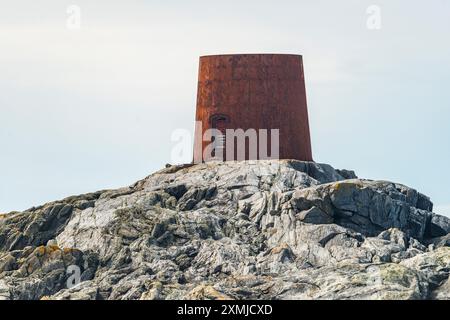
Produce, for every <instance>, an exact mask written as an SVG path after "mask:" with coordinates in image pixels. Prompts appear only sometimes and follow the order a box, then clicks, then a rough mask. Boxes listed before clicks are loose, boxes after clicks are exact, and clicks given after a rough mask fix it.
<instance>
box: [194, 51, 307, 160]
mask: <svg viewBox="0 0 450 320" xmlns="http://www.w3.org/2000/svg"><path fill="white" fill-rule="evenodd" d="M196 121H200V122H201V124H202V129H201V131H202V134H203V133H204V132H205V131H206V130H207V129H209V128H216V129H219V130H221V131H222V132H224V130H225V129H243V130H247V129H250V128H253V129H256V130H258V129H268V130H270V129H279V130H280V131H279V139H280V140H279V157H280V159H296V160H304V161H312V152H311V138H310V132H309V122H308V110H307V104H306V89H305V80H304V74H303V61H302V56H300V55H290V54H236V55H234V54H233V55H212V56H203V57H200V65H199V76H198V93H197V109H196ZM201 137H202V136H201V135H199V134H198V133H197V134H196V138H195V143H194V154H195V153H196V152H197V153H198V152H199V150H202V151H203V150H204V148H205V147H206V146H207V145H208V144H209V143H210V142H208V141H202V139H201ZM200 145H201V147H200V148H199V146H200ZM196 150H197V151H196ZM197 156H198V154H197ZM194 157H195V155H194ZM247 158H248V156H247ZM197 159H198V158H197ZM247 160H253V159H251V158H249V159H247Z"/></svg>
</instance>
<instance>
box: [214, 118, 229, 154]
mask: <svg viewBox="0 0 450 320" xmlns="http://www.w3.org/2000/svg"><path fill="white" fill-rule="evenodd" d="M210 121H211V128H213V129H217V130H219V131H220V133H221V134H220V135H219V136H216V137H215V138H214V151H213V154H212V156H213V157H214V158H215V157H219V159H217V160H223V161H224V160H225V159H226V152H225V149H226V148H225V146H226V140H225V134H226V129H227V127H228V123H229V122H230V118H229V117H228V116H227V115H224V114H214V115H212V116H211V118H210Z"/></svg>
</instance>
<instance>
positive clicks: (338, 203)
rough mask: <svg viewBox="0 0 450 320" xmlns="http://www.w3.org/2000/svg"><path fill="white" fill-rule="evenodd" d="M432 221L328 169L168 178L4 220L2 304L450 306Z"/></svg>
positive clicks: (204, 170)
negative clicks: (410, 302)
mask: <svg viewBox="0 0 450 320" xmlns="http://www.w3.org/2000/svg"><path fill="white" fill-rule="evenodd" d="M432 208H433V205H432V203H431V201H430V199H429V198H428V197H426V196H424V195H422V194H421V193H419V192H417V191H416V190H414V189H411V188H408V187H406V186H404V185H401V184H396V183H392V182H387V181H370V180H364V179H358V178H357V177H356V175H355V173H354V172H352V171H348V170H335V169H333V168H332V167H331V166H329V165H326V164H317V163H313V162H301V161H287V160H285V161H249V162H226V163H207V164H200V165H184V166H168V167H167V168H165V169H163V170H161V171H159V172H156V173H155V174H152V175H150V176H149V177H147V178H146V179H144V180H141V181H139V182H137V183H135V184H134V185H132V186H130V187H127V188H122V189H118V190H105V191H100V192H96V193H91V194H86V195H81V196H75V197H70V198H67V199H64V200H61V201H56V202H53V203H49V204H46V205H44V206H41V207H36V208H31V209H29V210H27V211H25V212H13V213H9V214H7V215H4V216H0V298H2V299H448V298H449V295H448V287H449V280H448V278H449V270H450V248H449V243H450V240H449V239H450V236H449V231H450V220H449V219H448V218H446V217H443V216H439V215H435V214H434V213H432Z"/></svg>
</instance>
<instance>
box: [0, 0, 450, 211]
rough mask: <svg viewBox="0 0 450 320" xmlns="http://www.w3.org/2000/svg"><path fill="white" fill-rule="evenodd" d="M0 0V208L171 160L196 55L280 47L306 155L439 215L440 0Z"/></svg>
mask: <svg viewBox="0 0 450 320" xmlns="http://www.w3.org/2000/svg"><path fill="white" fill-rule="evenodd" d="M0 3H1V6H0V121H1V124H0V152H1V157H0V212H8V211H11V210H24V209H26V208H28V207H31V206H33V205H39V204H42V203H44V202H47V201H50V200H56V199H59V198H62V197H65V196H69V195H72V194H79V193H86V192H90V191H95V190H99V189H104V188H115V187H121V186H125V185H129V184H131V183H133V182H134V181H136V180H138V179H141V178H143V177H145V176H146V175H148V174H150V173H151V172H153V171H155V170H157V169H159V168H161V167H163V166H164V164H165V163H167V162H170V156H171V148H172V147H173V142H171V133H172V132H173V130H175V129H176V128H186V129H189V130H192V129H193V126H194V112H195V101H196V82H197V68H198V57H199V56H200V55H205V54H219V53H294V54H302V55H303V59H304V67H305V77H306V86H307V95H308V107H309V113H310V124H311V134H312V142H313V154H314V158H315V160H316V161H317V162H325V163H329V164H331V165H333V166H334V167H336V168H347V169H353V170H355V171H356V172H357V174H358V175H359V176H360V177H364V178H371V179H386V180H391V181H395V182H400V183H403V184H406V185H408V186H411V187H414V188H416V189H417V190H419V191H420V192H422V193H425V194H427V195H429V196H430V197H431V198H432V200H433V201H434V203H435V205H436V209H435V211H436V212H438V213H443V214H449V215H450V170H449V168H450V148H449V142H448V140H449V138H450V125H449V122H450V90H449V84H450V41H449V40H448V39H449V38H450V2H449V1H446V0H429V1H423V0H417V1H411V0H410V1H406V0H403V1H401V0H378V1H375V0H371V1H363V0H343V1H333V0H329V1H320V0H315V1H306V0H303V1H298V0H296V1H280V0H278V1H261V0H259V1H231V0H227V1H223V0H222V1H214V0H209V1H156V0H154V1H152V0H147V1H144V0H142V1H130V0H128V1H112V0H109V1H95V3H94V1H88V0H84V1H82V0H78V1H77V0H71V1H65V0H55V1H50V0H40V1H33V0H26V1H25V0H15V1H6V0H0ZM70 5H75V6H78V7H79V8H80V10H81V20H80V21H81V23H80V29H79V30H73V29H70V28H67V19H68V17H69V16H70V14H68V13H67V9H68V7H69V6H70ZM373 5H375V6H378V8H379V9H380V10H381V11H380V13H381V16H380V17H381V28H380V29H375V30H373V29H369V28H368V27H367V19H368V17H369V15H368V14H367V9H368V8H369V7H370V6H373ZM72 17H73V15H72ZM70 21H72V20H70ZM70 21H69V22H70ZM69 25H71V24H69ZM286 116H289V115H286Z"/></svg>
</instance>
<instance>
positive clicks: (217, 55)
mask: <svg viewBox="0 0 450 320" xmlns="http://www.w3.org/2000/svg"><path fill="white" fill-rule="evenodd" d="M227 56H293V57H303V55H301V54H294V53H225V54H206V55H202V56H200V58H208V57H227Z"/></svg>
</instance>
